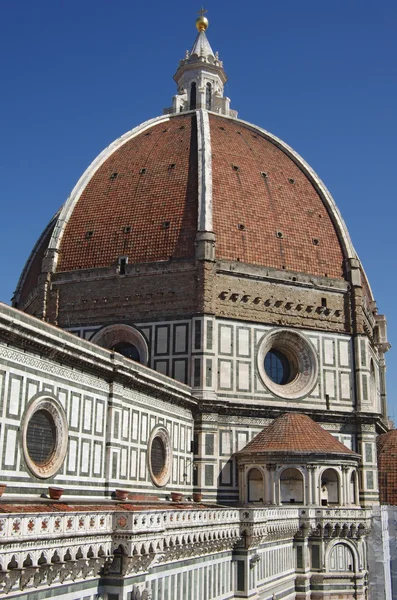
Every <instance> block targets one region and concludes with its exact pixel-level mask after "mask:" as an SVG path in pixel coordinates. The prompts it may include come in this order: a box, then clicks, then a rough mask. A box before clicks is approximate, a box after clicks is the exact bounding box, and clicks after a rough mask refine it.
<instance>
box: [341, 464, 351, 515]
mask: <svg viewBox="0 0 397 600" xmlns="http://www.w3.org/2000/svg"><path fill="white" fill-rule="evenodd" d="M348 471H349V467H348V466H347V465H342V478H341V481H342V486H341V487H342V489H341V504H343V506H348V505H349V504H351V502H350V489H349V485H348V477H347V474H348Z"/></svg>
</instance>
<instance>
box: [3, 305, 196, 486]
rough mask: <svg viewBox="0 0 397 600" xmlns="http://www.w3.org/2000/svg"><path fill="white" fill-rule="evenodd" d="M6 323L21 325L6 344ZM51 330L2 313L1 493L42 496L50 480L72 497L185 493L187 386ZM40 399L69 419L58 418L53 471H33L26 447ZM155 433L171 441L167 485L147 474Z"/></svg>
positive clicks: (188, 462) (188, 421)
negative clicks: (160, 430) (157, 430)
mask: <svg viewBox="0 0 397 600" xmlns="http://www.w3.org/2000/svg"><path fill="white" fill-rule="evenodd" d="M10 319H11V320H10ZM6 323H7V325H6ZM6 327H7V328H8V327H10V328H15V329H19V328H20V327H22V330H20V331H19V332H18V335H19V334H20V337H19V338H18V339H16V338H15V340H14V342H15V343H14V344H7V343H5V341H4V340H5V336H7V335H8V334H9V331H5V329H6ZM53 333H54V330H53V328H52V327H51V326H48V325H46V324H44V323H42V322H40V321H37V320H36V319H33V318H31V317H27V316H26V315H23V316H22V313H20V312H19V311H16V310H14V309H10V308H8V307H4V308H3V307H2V310H1V313H0V365H1V366H0V415H1V428H0V477H1V480H2V483H7V493H14V494H19V493H21V492H27V491H29V492H30V493H34V494H40V493H41V492H44V491H47V488H48V485H52V484H54V483H55V485H58V486H62V487H64V488H65V489H66V493H71V494H73V495H79V496H95V495H99V496H101V495H102V496H103V495H109V494H110V493H112V492H113V491H114V490H115V489H116V488H124V487H125V488H127V489H129V490H130V491H131V492H137V493H152V494H155V495H162V496H163V495H166V494H169V493H170V490H171V489H174V488H176V489H178V488H179V487H183V488H184V492H185V493H187V494H189V492H190V493H191V489H192V487H191V486H192V477H191V473H192V467H191V462H192V460H191V459H192V454H191V440H192V438H193V433H192V432H193V419H192V413H191V410H190V409H189V408H186V407H184V406H183V402H185V406H187V405H188V404H189V402H190V403H191V404H193V401H192V400H191V399H190V394H189V390H188V388H186V387H185V386H182V385H181V384H179V383H177V382H174V381H172V380H169V379H168V378H166V377H164V376H162V375H160V374H157V375H156V374H153V372H150V371H149V370H148V369H146V368H145V367H143V366H141V365H137V364H136V363H133V362H132V361H129V360H127V359H125V358H124V357H122V356H120V355H117V357H116V358H113V357H112V354H111V353H110V352H109V351H107V350H104V349H102V348H99V347H96V346H93V345H92V344H89V343H87V342H85V341H83V340H77V339H76V338H75V336H72V335H70V334H67V333H64V332H62V331H61V330H58V331H56V333H57V336H56V337H55V338H54V337H52V336H53ZM43 340H45V342H44V343H43ZM32 346H34V347H32ZM60 355H61V356H60ZM153 375H154V376H153ZM146 377H148V380H147V381H146V382H145V378H146ZM167 382H168V385H169V387H168V390H167V389H166V388H167ZM148 383H150V386H149V387H148ZM42 401H43V402H44V401H45V402H48V403H49V405H50V406H59V407H60V409H59V413H60V414H61V415H62V413H64V415H65V419H66V420H65V423H63V422H62V419H61V418H60V421H59V423H58V421H56V423H57V426H56V427H57V435H58V438H57V446H60V447H61V446H62V439H63V440H64V443H65V444H66V446H65V456H64V459H63V460H62V456H61V463H60V466H59V470H57V471H56V472H55V473H54V474H52V473H51V474H50V475H49V474H47V472H46V471H44V470H43V471H42V472H39V471H37V470H36V469H35V468H33V469H32V468H31V466H29V464H28V462H29V461H28V458H27V455H26V451H25V452H24V449H23V439H24V435H25V433H24V432H27V426H28V422H30V417H28V416H27V414H28V412H29V410H31V407H32V406H33V405H36V404H38V403H41V402H42ZM181 403H182V404H181ZM156 427H163V428H165V430H166V431H167V432H168V435H169V439H170V447H171V448H170V449H171V453H170V460H171V457H172V471H171V477H170V480H169V482H168V483H167V484H166V486H165V487H157V486H156V485H155V484H154V483H153V482H152V479H151V477H150V474H149V468H148V462H149V458H148V452H149V450H148V446H149V442H150V436H151V434H152V432H153V431H154V430H155V428H156ZM26 435H27V434H26ZM59 436H60V437H59ZM60 453H62V452H61V450H60Z"/></svg>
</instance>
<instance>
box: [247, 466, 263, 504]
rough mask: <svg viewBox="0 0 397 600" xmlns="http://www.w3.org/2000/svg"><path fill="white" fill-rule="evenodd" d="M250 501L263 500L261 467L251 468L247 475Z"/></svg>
mask: <svg viewBox="0 0 397 600" xmlns="http://www.w3.org/2000/svg"><path fill="white" fill-rule="evenodd" d="M247 483H248V502H263V493H264V490H263V475H262V473H261V472H260V470H259V469H251V470H250V471H249V473H248V477H247Z"/></svg>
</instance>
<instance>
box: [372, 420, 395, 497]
mask: <svg viewBox="0 0 397 600" xmlns="http://www.w3.org/2000/svg"><path fill="white" fill-rule="evenodd" d="M377 449H378V470H379V499H380V503H381V504H391V505H393V506H396V505H397V429H392V430H391V431H388V432H387V433H384V434H383V435H380V436H379V437H378V439H377Z"/></svg>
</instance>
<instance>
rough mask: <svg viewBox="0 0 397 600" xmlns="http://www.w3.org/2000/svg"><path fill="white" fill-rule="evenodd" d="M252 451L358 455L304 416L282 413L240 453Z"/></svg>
mask: <svg viewBox="0 0 397 600" xmlns="http://www.w3.org/2000/svg"><path fill="white" fill-rule="evenodd" d="M253 452H254V453H255V452H265V453H273V452H280V453H288V454H312V453H314V454H345V455H346V454H349V455H351V456H352V457H357V456H358V455H357V454H356V453H355V452H353V451H352V450H350V449H349V448H347V446H345V445H344V444H342V443H341V442H339V441H338V440H337V439H336V438H335V437H334V436H333V435H331V434H330V433H329V432H328V431H326V430H325V429H323V428H322V427H321V425H319V424H318V423H316V422H315V421H313V420H312V419H311V418H310V417H308V416H307V415H303V414H299V413H285V414H284V415H282V416H281V417H278V418H277V419H275V420H274V421H273V423H272V424H271V425H269V426H268V427H265V428H264V429H263V430H262V431H261V432H260V433H258V435H257V436H255V437H254V439H253V440H251V442H249V444H247V445H246V446H245V448H243V449H242V450H240V452H239V454H251V453H253Z"/></svg>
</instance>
